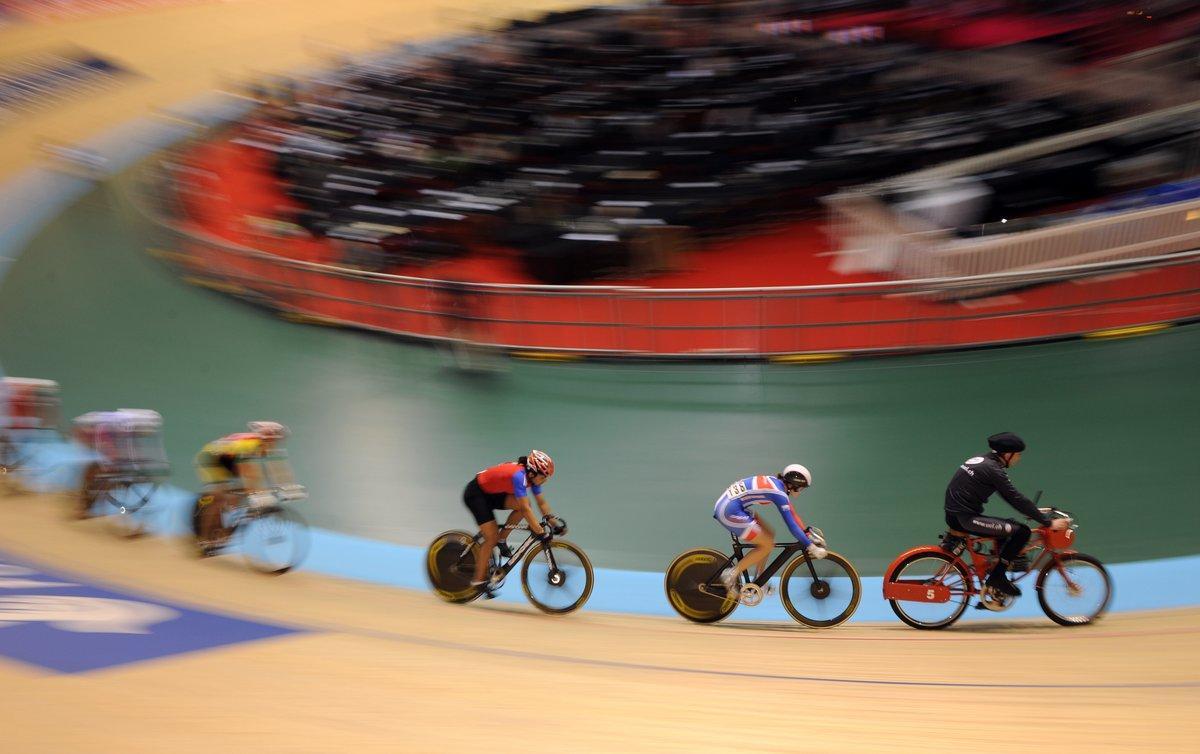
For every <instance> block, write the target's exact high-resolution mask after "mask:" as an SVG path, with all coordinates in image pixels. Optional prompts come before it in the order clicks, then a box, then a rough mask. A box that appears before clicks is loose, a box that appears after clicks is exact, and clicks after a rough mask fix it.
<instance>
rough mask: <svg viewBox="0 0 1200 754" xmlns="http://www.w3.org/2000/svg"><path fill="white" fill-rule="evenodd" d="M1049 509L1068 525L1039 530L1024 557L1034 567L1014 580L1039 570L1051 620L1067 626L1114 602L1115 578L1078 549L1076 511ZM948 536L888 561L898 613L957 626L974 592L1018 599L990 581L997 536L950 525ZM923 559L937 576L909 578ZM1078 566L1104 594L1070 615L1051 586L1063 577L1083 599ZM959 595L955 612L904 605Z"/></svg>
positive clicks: (992, 604)
mask: <svg viewBox="0 0 1200 754" xmlns="http://www.w3.org/2000/svg"><path fill="white" fill-rule="evenodd" d="M1043 510H1044V511H1045V512H1046V513H1047V514H1048V515H1050V516H1051V517H1052V518H1067V519H1068V520H1069V525H1068V528H1066V529H1060V530H1058V531H1054V530H1052V529H1050V527H1048V526H1046V527H1038V528H1036V529H1034V530H1033V535H1032V536H1031V537H1030V540H1029V544H1028V545H1027V546H1026V547H1025V549H1024V550H1022V552H1021V555H1022V556H1023V557H1029V556H1032V557H1031V560H1030V562H1029V568H1028V570H1026V571H1025V572H1024V573H1021V574H1020V575H1019V576H1017V577H1016V578H1015V579H1014V581H1015V582H1019V581H1021V580H1023V579H1025V578H1027V577H1028V576H1029V574H1031V573H1035V572H1036V573H1037V574H1038V576H1037V581H1036V582H1035V585H1034V588H1035V590H1036V591H1037V595H1038V602H1039V604H1040V605H1041V607H1042V610H1043V612H1045V613H1046V615H1047V616H1048V617H1049V618H1050V619H1051V620H1053V621H1054V622H1056V623H1058V624H1060V625H1064V626H1069V625H1080V624H1085V623H1091V622H1092V621H1093V620H1095V619H1096V618H1097V617H1099V616H1100V614H1102V613H1103V612H1104V610H1105V609H1106V608H1107V607H1108V601H1109V598H1110V597H1111V594H1112V582H1111V579H1110V578H1109V575H1108V572H1107V570H1106V569H1105V568H1104V566H1103V565H1102V564H1101V563H1100V561H1099V560H1097V559H1096V558H1093V557H1092V556H1090V555H1085V554H1083V553H1080V552H1078V551H1076V550H1075V549H1073V545H1074V543H1075V531H1076V529H1077V528H1078V527H1077V526H1076V525H1075V524H1074V522H1073V519H1072V518H1071V516H1070V514H1068V513H1065V512H1063V511H1059V510H1056V509H1054V508H1048V509H1043ZM943 538H944V539H943V541H944V545H942V546H938V545H924V546H921V547H914V548H912V549H911V550H908V551H906V552H904V553H901V555H900V556H899V557H897V558H896V559H895V560H894V561H892V564H891V565H890V566H888V569H887V571H886V572H885V573H884V576H883V596H884V598H885V599H886V600H888V602H889V604H890V605H891V607H892V610H893V611H894V612H895V613H896V615H897V616H898V617H899V618H900V619H901V620H902V621H904V622H905V623H907V624H908V625H910V626H913V627H914V628H923V629H936V628H945V627H946V626H949V625H952V624H953V623H954V622H956V621H957V620H958V619H959V618H960V617H962V614H963V612H964V611H965V610H966V606H967V603H968V602H969V601H970V599H971V598H972V597H978V598H979V600H980V601H979V603H978V604H977V605H976V607H978V608H986V609H989V610H993V611H1001V610H1006V609H1007V608H1008V607H1010V606H1011V605H1012V603H1013V602H1014V601H1015V599H1014V598H1012V597H1009V596H1008V595H1004V594H1001V593H999V592H997V591H995V590H993V589H992V588H990V587H987V586H986V585H985V581H986V579H987V574H988V573H989V572H990V571H991V569H992V566H994V565H995V563H996V555H995V550H996V547H995V542H996V538H995V537H978V536H974V535H971V534H968V533H966V532H962V531H957V530H954V529H951V530H949V531H948V532H947V533H946V534H945V535H943ZM985 542H992V547H991V548H990V551H985V549H984V547H983V544H984V543H985ZM964 553H966V557H965V558H964V556H963V554H964ZM1034 553H1036V554H1034ZM918 563H919V564H920V565H921V566H923V568H924V569H925V570H929V571H933V573H932V575H930V574H928V573H925V574H923V575H922V577H921V578H911V577H909V578H905V570H906V569H908V568H910V567H912V566H914V565H916V564H918ZM1075 568H1083V569H1086V570H1088V571H1091V572H1094V573H1095V574H1097V575H1098V576H1099V578H1100V581H1101V586H1100V587H1099V590H1101V591H1099V593H1098V596H1099V598H1100V599H1099V604H1098V606H1095V607H1093V608H1092V609H1089V610H1087V611H1085V612H1083V613H1081V614H1068V613H1065V612H1063V611H1062V610H1061V609H1060V608H1059V606H1058V605H1057V604H1055V603H1056V602H1057V595H1054V596H1052V595H1050V594H1048V593H1047V590H1046V585H1047V580H1048V579H1055V578H1058V579H1061V580H1062V583H1063V586H1064V587H1065V593H1066V594H1067V595H1068V596H1069V597H1070V598H1077V597H1078V596H1079V595H1081V594H1082V593H1083V590H1084V588H1085V587H1084V585H1083V583H1082V580H1081V579H1080V578H1079V576H1077V575H1073V574H1072V570H1073V569H1075ZM917 570H922V569H921V568H918V569H917ZM956 600H957V602H956V604H954V605H952V606H951V609H952V612H950V613H949V614H948V615H946V616H945V617H943V618H940V619H938V620H929V619H923V618H921V617H919V616H916V615H914V613H913V612H912V609H911V608H910V609H908V610H906V609H905V607H904V603H925V604H950V603H955V601H956Z"/></svg>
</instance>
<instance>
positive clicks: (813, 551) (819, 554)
mask: <svg viewBox="0 0 1200 754" xmlns="http://www.w3.org/2000/svg"><path fill="white" fill-rule="evenodd" d="M804 552H805V553H807V554H808V557H810V558H812V559H813V560H824V559H825V556H826V555H828V554H829V551H828V550H826V549H825V548H824V547H822V546H820V545H819V544H817V543H816V542H813V543H812V544H810V545H809V546H808V547H805V548H804Z"/></svg>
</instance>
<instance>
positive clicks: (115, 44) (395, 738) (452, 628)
mask: <svg viewBox="0 0 1200 754" xmlns="http://www.w3.org/2000/svg"><path fill="white" fill-rule="evenodd" d="M566 4H569V3H562V2H531V1H530V0H518V2H516V3H513V4H510V5H506V6H503V7H502V6H500V5H499V4H491V5H489V6H487V8H486V9H485V12H484V15H486V16H493V17H494V16H497V15H499V14H500V13H501V12H506V13H514V12H518V11H521V10H527V9H535V8H549V7H555V6H559V5H566ZM479 7H480V2H479V0H438V3H437V4H436V5H431V4H425V3H417V2H412V0H353V1H347V2H328V0H291V1H286V0H242V1H241V2H228V3H207V4H199V5H195V6H185V7H180V8H173V9H169V10H164V11H158V12H144V13H133V14H130V13H125V14H117V15H114V16H107V17H102V18H98V19H90V20H78V21H72V22H68V23H62V24H57V25H45V26H30V27H13V28H10V29H7V30H4V31H0V51H3V53H2V55H0V57H8V56H9V55H13V56H16V55H21V54H25V53H33V52H37V51H39V50H52V49H55V48H56V47H57V46H58V45H61V44H63V43H65V42H71V43H75V44H78V45H80V46H82V47H85V48H86V49H89V50H91V51H94V52H97V53H100V54H103V55H106V56H108V57H111V58H113V59H116V60H117V61H118V62H121V63H123V64H125V65H126V66H128V67H130V68H132V69H133V70H135V71H137V72H138V73H140V74H141V77H140V78H136V79H131V80H128V81H126V82H124V83H121V84H118V85H115V86H113V87H112V88H110V89H108V90H107V91H106V92H105V93H104V95H103V96H100V97H95V98H92V99H88V100H69V101H65V102H62V103H58V104H56V105H54V106H52V107H49V108H47V109H45V110H42V111H40V112H38V113H36V114H33V115H31V116H29V117H27V118H26V119H24V120H22V121H20V122H18V123H14V124H10V125H8V126H7V127H5V129H4V131H3V132H0V136H2V137H3V138H2V140H0V179H2V178H4V177H7V176H8V175H11V174H12V173H13V172H14V171H16V170H19V169H20V168H22V167H26V166H28V165H30V164H32V163H34V162H36V161H37V159H38V158H37V145H38V144H39V142H40V141H41V140H43V139H50V140H54V141H60V142H72V141H77V140H79V139H82V138H85V137H87V136H89V135H92V134H94V133H96V132H98V131H100V130H103V129H104V128H106V127H109V126H112V125H115V124H117V123H120V122H122V121H124V120H127V119H129V118H131V117H134V116H136V115H138V114H141V113H144V112H147V111H148V110H151V109H153V108H155V107H162V106H167V105H170V104H173V103H175V102H179V101H182V100H185V99H188V98H189V97H191V96H194V95H197V94H200V93H202V92H204V91H206V90H209V89H211V88H212V87H214V86H215V85H217V84H219V83H221V82H223V81H224V82H228V81H237V80H245V79H247V78H249V77H250V76H252V75H254V74H256V73H265V72H275V71H286V70H288V69H291V68H295V67H297V66H310V65H313V64H314V63H317V62H319V60H320V57H321V56H327V55H329V54H330V52H331V51H333V50H338V49H345V50H359V49H365V48H368V47H371V46H375V45H378V44H380V43H382V42H385V41H389V40H395V39H403V38H411V39H420V38H428V37H430V36H433V35H437V34H444V33H450V32H453V31H457V30H459V29H460V28H461V26H460V24H462V23H464V22H466V21H467V20H468V19H470V18H471V15H470V9H472V8H475V9H478V8H479ZM62 507H63V504H62V501H58V500H54V499H53V498H49V497H45V496H34V495H29V494H24V493H21V492H19V491H15V490H9V491H8V493H7V494H5V493H3V492H0V549H2V550H3V551H5V552H7V553H9V554H11V555H14V556H17V557H20V558H23V559H25V560H26V561H29V562H33V563H37V564H41V565H44V566H46V567H51V568H54V569H56V570H58V571H60V572H65V573H70V574H75V575H78V576H80V577H83V576H86V577H87V578H88V579H91V580H95V581H100V582H104V583H109V584H114V585H118V586H119V587H120V588H122V589H124V590H126V591H130V592H133V593H135V594H140V595H145V596H150V597H153V596H159V597H163V598H169V599H171V600H174V601H175V602H185V603H189V604H194V605H198V606H203V607H205V608H207V609H209V610H214V611H217V612H223V613H229V614H234V615H250V616H257V617H260V618H263V619H268V620H274V621H281V622H284V623H286V624H289V625H294V626H297V627H300V628H302V629H305V630H304V631H302V632H300V633H296V634H291V635H288V636H284V637H280V638H275V639H269V640H261V641H255V642H247V643H241V644H234V645H230V646H227V647H223V648H218V649H213V650H206V651H197V652H191V653H184V654H178V655H172V656H170V657H167V658H163V659H158V660H150V661H145V662H140V663H132V664H127V665H122V666H118V667H114V668H109V669H106V670H97V671H92V672H88V673H81V674H72V675H55V674H51V673H48V672H46V671H44V670H41V669H37V668H35V667H34V666H29V665H24V664H21V663H17V662H15V661H10V660H7V659H2V658H0V689H2V690H3V693H2V694H0V726H2V727H0V751H3V752H76V751H96V752H111V751H129V752H141V751H145V752H162V751H178V752H187V751H206V752H208V751H213V750H217V751H233V752H267V751H288V752H293V751H298V752H307V751H313V752H318V751H320V752H324V751H386V752H395V751H422V752H423V751H442V750H445V749H447V748H450V747H453V748H454V749H456V750H458V749H461V748H462V747H464V746H471V745H479V746H485V747H488V748H490V749H493V750H495V749H500V750H503V749H507V748H515V747H518V746H520V747H522V748H526V747H530V746H533V747H553V748H556V749H559V750H562V751H569V752H574V751H615V750H621V749H624V750H634V751H637V750H657V751H676V750H677V751H689V752H696V751H713V750H718V749H723V750H730V749H732V750H767V751H798V750H807V751H822V752H838V751H849V750H865V751H882V750H891V751H912V750H916V749H918V748H920V749H924V750H939V751H940V750H951V749H957V750H962V749H963V748H964V747H969V748H973V749H980V750H1001V749H1011V748H1024V749H1032V750H1034V751H1039V750H1045V749H1049V748H1051V747H1054V748H1056V749H1058V748H1069V749H1071V750H1075V751H1083V752H1091V751H1101V750H1111V751H1127V750H1134V749H1137V750H1145V751H1194V750H1195V748H1194V747H1195V741H1196V740H1197V736H1198V735H1200V723H1198V722H1197V719H1196V716H1195V710H1196V709H1197V707H1198V702H1200V667H1198V666H1200V620H1198V618H1200V610H1183V611H1171V612H1162V613H1156V614H1141V615H1133V614H1126V615H1114V616H1109V617H1108V618H1107V619H1105V620H1104V621H1103V622H1101V623H1100V624H1099V625H1097V626H1094V627H1089V628H1084V629H1076V630H1065V629H1061V628H1058V627H1055V626H1053V625H1052V624H1050V623H1049V622H1048V621H1038V622H1031V623H1011V624H995V623H988V624H987V625H970V624H968V625H963V626H961V627H959V628H956V629H954V630H952V631H947V632H943V633H933V634H924V633H918V632H915V631H913V630H911V629H908V628H906V627H903V626H901V625H900V624H899V623H895V624H887V625H878V626H857V625H856V626H844V627H841V628H838V629H834V630H830V631H825V632H816V631H810V630H803V629H798V628H796V627H794V626H780V627H778V628H776V629H770V628H764V627H762V626H751V625H748V624H738V623H736V622H732V623H729V624H722V625H719V626H709V627H702V626H693V625H689V624H687V623H685V622H683V621H681V620H668V619H653V618H636V617H626V616H613V615H604V614H597V613H593V612H586V611H585V612H584V613H581V614H579V615H575V616H570V617H565V618H550V617H546V616H542V615H540V614H536V613H534V612H532V611H529V610H521V609H513V608H504V607H495V606H483V605H472V606H467V607H454V606H448V605H443V604H441V603H439V602H438V601H437V600H435V599H434V598H433V597H432V596H430V595H428V594H422V593H413V592H406V591H401V590H395V589H387V588H381V587H373V586H368V585H364V584H359V583H351V582H343V581H337V580H334V579H329V578H323V577H317V576H311V575H307V574H291V575H288V576H286V577H284V578H279V579H270V578H265V577H262V576H258V575H256V574H253V573H250V572H248V571H246V570H245V569H244V568H243V567H242V566H241V565H240V563H238V562H236V561H232V560H224V561H222V560H217V561H207V562H199V561H196V560H194V559H191V558H189V557H187V554H186V550H185V549H184V548H183V546H182V545H181V544H179V543H177V542H171V541H166V540H154V539H147V540H141V541H135V542H127V541H121V540H118V539H116V538H114V537H112V536H110V535H108V534H107V533H106V532H105V531H104V530H103V527H102V526H101V525H98V523H89V524H84V525H71V524H68V523H67V522H66V521H65V520H64V517H63V516H62V514H61V511H62ZM0 630H3V629H2V628H0ZM484 672H486V674H487V675H488V676H489V681H488V682H487V684H486V687H485V686H484V684H482V683H481V682H480V681H479V680H476V679H477V677H478V674H480V673H484ZM1008 741H1012V742H1014V743H1013V744H1011V745H1009V744H1008V743H1006V742H1008ZM510 742H514V743H510Z"/></svg>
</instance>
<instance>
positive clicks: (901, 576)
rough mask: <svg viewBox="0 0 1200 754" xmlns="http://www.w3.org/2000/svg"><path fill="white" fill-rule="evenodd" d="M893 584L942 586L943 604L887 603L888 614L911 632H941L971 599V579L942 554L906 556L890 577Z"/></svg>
mask: <svg viewBox="0 0 1200 754" xmlns="http://www.w3.org/2000/svg"><path fill="white" fill-rule="evenodd" d="M891 580H892V581H893V582H900V581H902V582H906V583H916V584H921V585H922V586H935V585H936V586H944V587H946V588H947V589H948V590H949V595H950V598H949V600H948V601H946V602H918V601H916V600H895V599H890V600H888V604H890V605H891V606H892V612H894V613H895V614H896V616H897V617H898V618H900V620H902V621H904V622H905V623H907V624H908V625H910V626H912V627H913V628H925V629H935V628H945V627H946V626H949V625H950V624H952V623H954V622H955V621H956V620H958V619H959V618H961V617H962V614H963V612H964V611H965V610H966V609H967V603H968V602H969V601H970V599H971V587H972V581H971V577H970V576H969V575H968V574H967V571H966V568H965V567H964V566H963V564H962V563H961V562H959V561H958V560H957V559H956V558H954V557H953V556H951V555H949V554H947V553H944V552H918V553H916V554H914V555H911V556H909V557H908V558H907V559H905V560H904V561H903V562H902V563H900V565H899V566H897V567H896V569H895V571H893V573H892V578H891Z"/></svg>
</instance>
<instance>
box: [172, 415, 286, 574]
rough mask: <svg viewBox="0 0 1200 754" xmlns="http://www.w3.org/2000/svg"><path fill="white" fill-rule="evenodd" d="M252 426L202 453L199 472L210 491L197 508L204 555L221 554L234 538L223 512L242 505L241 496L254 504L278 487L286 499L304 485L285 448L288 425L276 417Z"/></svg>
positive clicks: (215, 442)
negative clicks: (297, 480) (298, 481)
mask: <svg viewBox="0 0 1200 754" xmlns="http://www.w3.org/2000/svg"><path fill="white" fill-rule="evenodd" d="M246 426H247V429H248V430H249V431H248V432H238V433H235V434H232V435H225V436H224V437H222V438H219V439H217V440H213V441H212V442H210V443H208V444H207V445H205V446H204V447H203V448H202V449H201V450H200V453H199V454H198V455H197V456H196V474H197V475H198V476H199V477H200V481H201V482H203V483H204V492H205V494H204V495H202V496H201V498H200V508H199V509H198V510H197V511H196V515H197V516H198V519H197V521H196V535H197V538H198V539H199V541H200V550H201V554H202V555H212V554H215V552H216V551H217V550H218V549H219V548H220V547H221V546H222V545H223V544H224V542H225V541H226V540H227V539H228V538H229V535H230V531H229V529H227V528H226V527H224V526H223V525H222V514H224V513H225V512H226V511H229V510H231V509H232V508H233V507H235V506H236V505H238V504H239V502H240V499H241V498H245V499H246V500H247V501H249V502H251V503H253V502H255V500H256V499H257V497H258V496H260V495H262V494H263V493H265V492H266V491H267V489H268V488H269V487H275V488H276V489H277V493H276V494H279V495H281V497H282V498H285V499H286V497H287V491H288V490H291V489H296V488H299V485H296V484H295V483H294V478H293V476H292V467H291V464H290V463H288V460H287V455H286V453H284V451H283V448H282V445H283V441H284V440H285V439H287V436H288V429H287V427H285V426H284V425H282V424H280V423H279V422H273V421H252V422H250V423H249V424H247V425H246ZM268 497H270V495H268ZM274 499H275V498H274V497H271V500H274Z"/></svg>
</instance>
